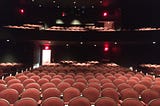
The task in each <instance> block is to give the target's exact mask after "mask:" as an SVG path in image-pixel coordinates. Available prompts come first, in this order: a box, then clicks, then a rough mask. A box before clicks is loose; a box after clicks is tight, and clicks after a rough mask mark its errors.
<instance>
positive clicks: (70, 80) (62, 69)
mask: <svg viewBox="0 0 160 106" xmlns="http://www.w3.org/2000/svg"><path fill="white" fill-rule="evenodd" d="M75 69H76V70H75ZM77 70H78V71H77ZM159 82H160V79H159V78H155V77H154V76H151V75H144V74H143V73H139V72H134V71H131V70H129V69H127V68H124V67H119V66H118V67H110V66H106V65H100V66H90V67H88V66H86V67H77V68H76V67H75V66H54V67H53V66H43V67H40V68H38V69H33V70H30V71H25V72H23V73H17V74H16V75H15V76H8V77H6V78H5V79H2V80H0V83H1V84H0V97H1V98H3V99H5V100H7V101H8V102H9V103H10V104H15V103H16V102H18V101H19V100H21V99H22V100H23V99H24V98H28V97H29V98H32V99H34V100H35V101H36V102H37V104H41V105H42V104H43V102H44V101H47V100H48V99H49V98H54V99H55V98H58V99H59V100H61V101H62V102H64V105H69V106H72V105H70V102H71V101H72V100H73V99H75V98H83V99H84V98H85V99H87V100H88V101H89V106H90V105H96V106H100V105H97V103H98V102H97V101H102V103H104V104H107V103H108V101H110V102H109V103H114V104H116V105H108V106H117V105H122V106H126V105H124V104H125V102H126V101H127V103H128V101H135V102H134V103H137V106H143V105H147V104H148V105H149V106H150V104H151V102H152V101H156V103H157V101H159V98H160V85H159V84H160V83H159ZM13 95H14V96H13ZM107 98H108V99H107ZM155 99H156V100H155ZM29 100H30V99H29ZM78 100H79V99H78ZM111 101H112V102H111ZM80 103H81V102H80ZM134 103H131V104H130V105H128V106H135V105H134ZM100 104H101V103H100ZM138 104H139V105H138ZM80 105H81V104H79V106H80ZM15 106H16V105H15ZM44 106H45V105H44ZM48 106H49V105H48ZM58 106H59V105H58ZM77 106H78V104H77ZM84 106H85V105H84ZM86 106H88V105H86ZM102 106H103V105H102ZM104 106H107V105H104ZM155 106H156V105H155ZM157 106H158V105H157Z"/></svg>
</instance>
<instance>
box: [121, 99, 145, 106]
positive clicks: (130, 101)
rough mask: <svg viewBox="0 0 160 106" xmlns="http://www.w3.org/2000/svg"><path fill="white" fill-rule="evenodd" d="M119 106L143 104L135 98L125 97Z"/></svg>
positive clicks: (140, 105)
mask: <svg viewBox="0 0 160 106" xmlns="http://www.w3.org/2000/svg"><path fill="white" fill-rule="evenodd" d="M121 106H145V104H143V103H142V102H141V101H139V100H138V99H135V98H127V99H125V100H124V101H123V102H122V104H121Z"/></svg>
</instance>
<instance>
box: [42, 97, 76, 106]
mask: <svg viewBox="0 0 160 106" xmlns="http://www.w3.org/2000/svg"><path fill="white" fill-rule="evenodd" d="M41 106H64V102H63V101H62V99H60V98H57V97H50V98H47V99H45V100H44V101H43V102H42V105H41ZM75 106H76V105H75Z"/></svg>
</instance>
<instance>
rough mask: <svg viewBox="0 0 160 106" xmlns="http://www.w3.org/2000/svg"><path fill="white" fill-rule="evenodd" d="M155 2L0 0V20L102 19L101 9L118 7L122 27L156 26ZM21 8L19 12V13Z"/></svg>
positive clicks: (159, 18) (159, 21)
mask: <svg viewBox="0 0 160 106" xmlns="http://www.w3.org/2000/svg"><path fill="white" fill-rule="evenodd" d="M159 4H160V1H159V0H0V14H1V17H0V24H1V25H4V24H5V25H6V24H17V23H29V22H30V23H37V22H38V21H46V22H48V23H52V21H54V19H55V18H64V20H66V21H67V20H70V19H72V18H80V19H81V20H83V21H97V20H103V17H102V15H101V14H102V12H103V11H104V10H107V11H109V12H110V14H114V12H113V11H114V10H115V9H117V8H118V9H120V10H121V19H120V20H121V25H122V27H125V28H135V27H136V28H137V27H149V26H153V27H159V26H160V13H159V10H160V7H159ZM21 8H22V9H24V10H25V11H24V12H25V13H24V14H23V15H20V14H19V9H21ZM63 12H64V13H65V16H64V17H62V13H63ZM106 20H107V19H106Z"/></svg>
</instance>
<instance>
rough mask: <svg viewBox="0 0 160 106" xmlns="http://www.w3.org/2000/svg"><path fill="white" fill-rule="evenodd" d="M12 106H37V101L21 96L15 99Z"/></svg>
mask: <svg viewBox="0 0 160 106" xmlns="http://www.w3.org/2000/svg"><path fill="white" fill-rule="evenodd" d="M14 106H38V103H37V101H35V100H34V99H32V98H22V99H20V100H17V101H16V102H15V103H14Z"/></svg>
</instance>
